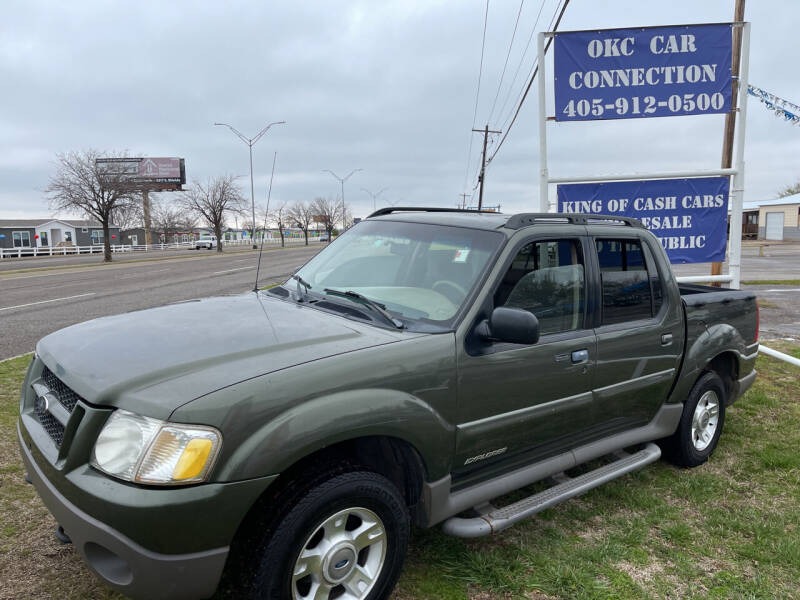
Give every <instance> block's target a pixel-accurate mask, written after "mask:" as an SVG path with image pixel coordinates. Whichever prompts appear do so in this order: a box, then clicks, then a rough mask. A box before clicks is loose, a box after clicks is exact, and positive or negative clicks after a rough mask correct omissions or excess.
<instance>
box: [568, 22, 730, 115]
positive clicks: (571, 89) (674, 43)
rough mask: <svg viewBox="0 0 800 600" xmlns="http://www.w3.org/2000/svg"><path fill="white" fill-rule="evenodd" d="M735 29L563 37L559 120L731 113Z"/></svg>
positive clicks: (703, 27) (639, 30)
mask: <svg viewBox="0 0 800 600" xmlns="http://www.w3.org/2000/svg"><path fill="white" fill-rule="evenodd" d="M731 27H732V25H730V24H721V25H719V24H717V25H681V26H670V27H646V28H642V27H637V28H635V29H604V30H600V31H574V32H564V33H557V34H556V35H555V49H554V53H555V54H554V64H555V68H554V71H555V98H556V107H555V108H556V113H555V117H556V121H594V120H600V119H636V118H642V117H671V116H679V115H697V114H708V113H726V112H729V111H730V110H731V94H732V89H733V87H732V84H733V77H732V74H731V52H732V35H731Z"/></svg>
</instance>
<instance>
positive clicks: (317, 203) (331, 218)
mask: <svg viewBox="0 0 800 600" xmlns="http://www.w3.org/2000/svg"><path fill="white" fill-rule="evenodd" d="M312 210H313V212H314V217H313V218H314V219H316V221H317V222H318V223H322V226H323V227H324V228H325V232H326V233H327V234H328V241H329V242H330V240H331V236H332V235H333V227H334V224H335V223H336V222H337V221H338V220H339V218H340V217H341V214H342V203H341V202H339V200H338V199H331V198H322V197H318V198H314V202H313V203H312Z"/></svg>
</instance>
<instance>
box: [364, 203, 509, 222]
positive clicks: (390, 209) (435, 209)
mask: <svg viewBox="0 0 800 600" xmlns="http://www.w3.org/2000/svg"><path fill="white" fill-rule="evenodd" d="M396 212H453V213H471V214H476V213H480V214H484V215H499V214H502V213H498V212H495V211H493V210H468V209H466V208H445V207H441V206H386V207H384V208H379V209H378V210H376V211H375V212H374V213H372V214H371V215H369V216H368V217H367V218H368V219H371V218H372V217H382V216H383V215H390V214H392V213H396Z"/></svg>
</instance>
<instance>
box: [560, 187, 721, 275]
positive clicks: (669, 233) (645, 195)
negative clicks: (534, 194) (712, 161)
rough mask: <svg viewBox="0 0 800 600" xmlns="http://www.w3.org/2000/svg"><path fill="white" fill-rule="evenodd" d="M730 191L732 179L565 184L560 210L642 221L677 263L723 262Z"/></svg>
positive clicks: (561, 191)
mask: <svg viewBox="0 0 800 600" xmlns="http://www.w3.org/2000/svg"><path fill="white" fill-rule="evenodd" d="M729 187H730V182H729V179H728V178H727V177H696V178H687V179H651V180H642V181H612V182H605V183H575V184H562V185H559V186H558V210H559V212H566V213H591V214H604V215H619V216H621V217H633V218H635V219H639V220H640V221H642V223H643V224H644V226H645V227H647V228H648V229H649V230H650V231H651V232H653V234H655V236H656V237H657V238H658V239H659V241H660V242H661V245H662V246H663V247H664V249H665V250H666V251H667V255H668V256H669V259H670V262H672V263H701V262H722V261H724V260H725V247H726V244H727V215H728V194H729V191H730V190H729Z"/></svg>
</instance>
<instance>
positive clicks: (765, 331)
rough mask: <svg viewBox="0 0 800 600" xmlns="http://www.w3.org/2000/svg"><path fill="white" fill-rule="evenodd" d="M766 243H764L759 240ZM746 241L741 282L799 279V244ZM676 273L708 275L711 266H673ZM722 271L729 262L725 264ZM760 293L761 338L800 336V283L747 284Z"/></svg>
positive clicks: (725, 271) (793, 337) (745, 286)
mask: <svg viewBox="0 0 800 600" xmlns="http://www.w3.org/2000/svg"><path fill="white" fill-rule="evenodd" d="M760 244H763V242H760V243H759V245H760ZM759 245H756V244H753V243H752V242H751V243H747V244H746V245H745V246H744V247H743V248H742V281H765V280H776V281H780V280H786V279H793V280H800V260H798V259H800V244H767V245H764V247H763V248H760V247H759ZM672 269H673V270H674V271H675V274H676V275H679V276H680V275H706V274H708V273H709V272H710V265H708V264H698V265H673V266H672ZM722 271H723V273H727V272H728V265H727V264H725V265H723V268H722ZM742 288H743V289H747V290H753V291H754V292H755V293H756V295H757V296H758V304H759V307H760V315H759V316H760V331H761V339H762V340H769V339H774V338H792V339H800V285H796V284H794V285H791V284H789V285H781V284H774V283H773V284H764V285H761V284H756V285H744V286H742Z"/></svg>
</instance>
